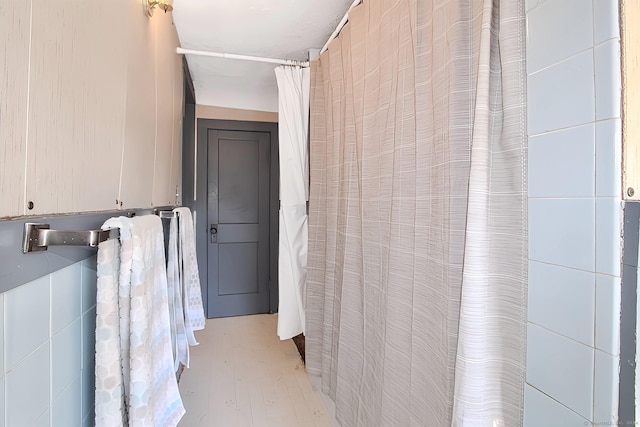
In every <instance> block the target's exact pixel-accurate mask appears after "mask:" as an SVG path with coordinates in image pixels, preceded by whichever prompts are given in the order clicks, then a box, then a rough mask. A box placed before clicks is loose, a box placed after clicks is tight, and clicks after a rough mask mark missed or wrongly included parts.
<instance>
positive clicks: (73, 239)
mask: <svg viewBox="0 0 640 427" xmlns="http://www.w3.org/2000/svg"><path fill="white" fill-rule="evenodd" d="M119 237H120V230H117V229H112V230H84V231H74V230H64V231H63V230H50V229H49V224H42V223H34V222H27V223H26V224H25V225H24V244H23V247H22V252H23V253H25V254H27V253H30V252H42V251H46V250H47V248H48V247H49V246H89V247H92V248H96V247H98V245H99V244H100V243H102V242H104V241H105V240H109V239H117V238H119Z"/></svg>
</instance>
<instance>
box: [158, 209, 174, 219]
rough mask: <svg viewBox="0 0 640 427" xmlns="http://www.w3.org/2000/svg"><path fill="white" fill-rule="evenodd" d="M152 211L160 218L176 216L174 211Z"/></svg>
mask: <svg viewBox="0 0 640 427" xmlns="http://www.w3.org/2000/svg"><path fill="white" fill-rule="evenodd" d="M154 213H155V214H156V215H158V216H159V217H160V219H171V218H176V217H177V216H178V214H177V213H176V212H174V211H161V210H158V209H155V210H154Z"/></svg>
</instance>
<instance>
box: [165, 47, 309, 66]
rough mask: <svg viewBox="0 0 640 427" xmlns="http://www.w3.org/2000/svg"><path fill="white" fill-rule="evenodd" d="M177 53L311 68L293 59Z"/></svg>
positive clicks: (218, 53)
mask: <svg viewBox="0 0 640 427" xmlns="http://www.w3.org/2000/svg"><path fill="white" fill-rule="evenodd" d="M176 52H177V53H179V54H182V55H199V56H211V57H214V58H224V59H238V60H241V61H253V62H267V63H269V64H279V65H292V66H297V67H308V66H309V62H308V61H295V60H293V59H275V58H265V57H262V56H249V55H237V54H235V53H222V52H207V51H204V50H193V49H183V48H181V47H178V48H176Z"/></svg>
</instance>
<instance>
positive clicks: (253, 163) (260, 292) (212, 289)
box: [207, 129, 271, 317]
mask: <svg viewBox="0 0 640 427" xmlns="http://www.w3.org/2000/svg"><path fill="white" fill-rule="evenodd" d="M207 145H208V159H207V175H208V185H207V192H208V194H207V204H208V209H207V211H208V233H209V236H208V250H207V252H208V256H207V257H208V260H207V261H208V285H207V286H208V292H207V293H208V301H207V304H208V317H226V316H239V315H244V314H257V313H268V312H269V185H270V175H271V171H270V164H271V141H270V133H268V132H241V131H229V130H216V129H208V130H207Z"/></svg>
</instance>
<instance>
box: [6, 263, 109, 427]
mask: <svg viewBox="0 0 640 427" xmlns="http://www.w3.org/2000/svg"><path fill="white" fill-rule="evenodd" d="M95 263H96V260H95V257H93V258H90V259H88V260H85V261H82V262H79V263H76V264H74V265H72V266H70V267H68V268H65V269H63V270H60V271H58V272H55V273H53V274H50V275H48V276H45V277H42V278H40V279H37V280H35V281H33V282H31V283H27V284H25V285H22V286H20V287H17V288H15V289H12V290H11V291H9V292H6V293H4V294H0V350H1V349H2V348H4V349H5V352H2V351H0V368H1V369H0V374H1V375H0V427H2V426H20V427H31V426H64V427H67V426H79V425H87V426H90V425H92V424H93V415H92V414H93V412H92V405H93V392H94V390H95V388H94V387H93V384H94V378H93V377H94V375H95V373H94V355H95V281H96V280H95V276H96V271H95V270H96V267H95ZM91 286H93V287H94V289H91ZM3 323H4V327H2V324H3ZM3 353H4V354H5V355H6V357H5V358H4V359H3V358H2V355H3ZM3 396H4V397H3ZM5 405H6V406H5ZM5 409H6V410H5ZM83 422H84V423H86V424H82V423H83Z"/></svg>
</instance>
